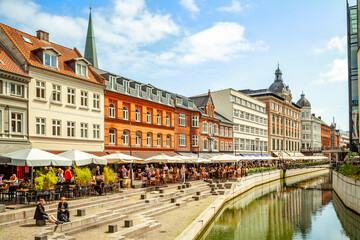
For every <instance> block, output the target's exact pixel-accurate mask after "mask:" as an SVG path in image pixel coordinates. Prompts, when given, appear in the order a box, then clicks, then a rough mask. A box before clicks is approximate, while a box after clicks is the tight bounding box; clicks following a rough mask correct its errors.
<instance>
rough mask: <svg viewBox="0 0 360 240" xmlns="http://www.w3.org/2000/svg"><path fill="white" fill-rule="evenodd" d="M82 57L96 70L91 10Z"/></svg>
mask: <svg viewBox="0 0 360 240" xmlns="http://www.w3.org/2000/svg"><path fill="white" fill-rule="evenodd" d="M84 57H85V59H86V60H88V61H89V62H90V63H91V64H92V66H93V67H96V68H98V60H97V54H96V45H95V36H94V28H93V24H92V18H91V10H90V15H89V25H88V30H87V35H86V43H85V53H84Z"/></svg>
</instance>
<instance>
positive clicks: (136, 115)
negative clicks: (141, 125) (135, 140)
mask: <svg viewBox="0 0 360 240" xmlns="http://www.w3.org/2000/svg"><path fill="white" fill-rule="evenodd" d="M140 116H141V114H140V110H139V109H138V108H137V109H136V110H135V121H136V122H140V119H141V117H140Z"/></svg>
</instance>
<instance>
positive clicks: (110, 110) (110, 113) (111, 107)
mask: <svg viewBox="0 0 360 240" xmlns="http://www.w3.org/2000/svg"><path fill="white" fill-rule="evenodd" d="M109 116H110V117H111V118H114V117H115V105H114V104H113V103H110V105H109Z"/></svg>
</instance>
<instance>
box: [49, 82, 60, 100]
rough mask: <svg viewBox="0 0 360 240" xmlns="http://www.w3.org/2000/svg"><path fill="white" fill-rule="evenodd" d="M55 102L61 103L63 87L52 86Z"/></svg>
mask: <svg viewBox="0 0 360 240" xmlns="http://www.w3.org/2000/svg"><path fill="white" fill-rule="evenodd" d="M51 100H52V101H53V102H61V86H60V85H55V84H53V86H52V98H51Z"/></svg>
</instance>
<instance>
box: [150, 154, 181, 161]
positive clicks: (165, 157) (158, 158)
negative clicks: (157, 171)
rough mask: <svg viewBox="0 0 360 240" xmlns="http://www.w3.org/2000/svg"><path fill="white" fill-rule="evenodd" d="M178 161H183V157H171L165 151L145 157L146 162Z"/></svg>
mask: <svg viewBox="0 0 360 240" xmlns="http://www.w3.org/2000/svg"><path fill="white" fill-rule="evenodd" d="M176 161H181V158H180V157H170V156H168V155H166V154H163V153H161V154H160V155H156V156H152V157H149V158H147V159H145V163H176Z"/></svg>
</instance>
